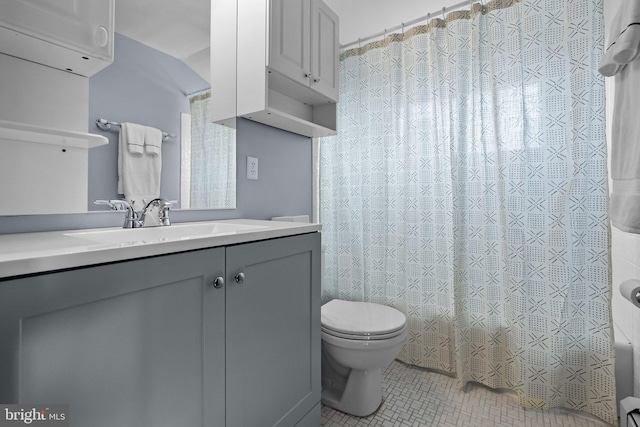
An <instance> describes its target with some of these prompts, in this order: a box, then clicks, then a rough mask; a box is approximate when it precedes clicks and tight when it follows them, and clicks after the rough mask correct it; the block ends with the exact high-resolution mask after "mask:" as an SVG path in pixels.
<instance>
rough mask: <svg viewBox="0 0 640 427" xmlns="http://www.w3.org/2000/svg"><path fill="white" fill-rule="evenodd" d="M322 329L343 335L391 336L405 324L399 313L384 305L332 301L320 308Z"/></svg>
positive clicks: (404, 319) (404, 318) (402, 315)
mask: <svg viewBox="0 0 640 427" xmlns="http://www.w3.org/2000/svg"><path fill="white" fill-rule="evenodd" d="M321 317H322V322H321V323H322V328H323V329H325V330H326V331H327V332H329V331H334V332H337V333H340V334H345V335H359V336H379V335H387V336H392V335H395V334H393V333H394V332H398V331H399V330H401V329H402V328H403V327H404V325H405V324H406V321H407V319H406V317H405V315H404V314H402V313H401V312H400V311H398V310H396V309H395V308H392V307H387V306H385V305H380V304H374V303H370V302H360V301H343V300H339V299H334V300H332V301H329V302H328V303H326V304H325V305H323V306H322V315H321Z"/></svg>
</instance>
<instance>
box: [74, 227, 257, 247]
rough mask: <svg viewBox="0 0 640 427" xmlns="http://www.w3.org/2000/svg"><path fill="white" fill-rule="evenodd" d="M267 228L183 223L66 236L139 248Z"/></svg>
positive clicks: (86, 232) (112, 229) (95, 231)
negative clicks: (146, 245) (148, 244)
mask: <svg viewBox="0 0 640 427" xmlns="http://www.w3.org/2000/svg"><path fill="white" fill-rule="evenodd" d="M261 228H266V226H260V225H246V224H234V223H216V222H207V223H202V222H201V223H183V224H174V225H170V226H164V227H147V228H129V229H126V228H109V229H101V230H89V231H73V232H68V233H65V236H68V237H74V238H77V239H83V240H88V241H91V242H94V243H100V244H110V245H135V244H144V243H154V242H166V241H172V240H189V239H203V238H207V237H215V236H224V235H229V234H236V233H243V232H247V231H255V230H258V229H261Z"/></svg>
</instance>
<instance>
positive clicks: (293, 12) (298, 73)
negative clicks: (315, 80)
mask: <svg viewBox="0 0 640 427" xmlns="http://www.w3.org/2000/svg"><path fill="white" fill-rule="evenodd" d="M310 5H311V0H271V28H270V33H271V38H270V46H269V68H270V69H271V70H273V71H277V72H278V73H280V74H283V75H284V76H286V77H288V78H290V79H292V80H294V81H296V82H298V83H300V84H303V85H305V86H308V85H309V82H310V80H309V76H310V74H311V57H310V49H309V48H310V46H311V39H310V37H311V18H310Z"/></svg>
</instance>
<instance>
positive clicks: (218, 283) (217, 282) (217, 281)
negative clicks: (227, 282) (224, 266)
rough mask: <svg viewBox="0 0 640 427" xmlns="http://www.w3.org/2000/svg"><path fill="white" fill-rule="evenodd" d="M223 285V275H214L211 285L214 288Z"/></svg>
mask: <svg viewBox="0 0 640 427" xmlns="http://www.w3.org/2000/svg"><path fill="white" fill-rule="evenodd" d="M223 285H224V277H216V278H215V279H214V280H213V287H214V288H216V289H220V288H221V287H222V286H223Z"/></svg>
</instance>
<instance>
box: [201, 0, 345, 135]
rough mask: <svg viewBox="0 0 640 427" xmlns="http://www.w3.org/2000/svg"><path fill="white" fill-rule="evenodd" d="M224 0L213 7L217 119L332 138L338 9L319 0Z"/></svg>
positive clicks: (212, 32)
mask: <svg viewBox="0 0 640 427" xmlns="http://www.w3.org/2000/svg"><path fill="white" fill-rule="evenodd" d="M221 3H224V2H222V1H214V2H213V4H212V8H211V13H212V17H211V70H212V73H211V74H212V75H211V85H212V86H211V91H212V97H213V99H214V102H213V104H214V107H213V121H214V122H217V123H222V124H227V125H230V124H231V123H232V121H233V119H234V118H235V117H245V118H248V119H251V120H254V121H257V122H261V123H265V124H268V125H271V126H274V127H277V128H280V129H284V130H288V131H290V132H294V133H298V134H301V135H306V136H311V137H318V136H327V135H335V134H336V102H337V100H338V17H337V16H336V14H335V13H333V11H332V10H331V9H329V7H328V6H327V5H325V4H324V3H323V2H322V1H321V0H242V1H237V2H231V3H233V4H232V5H230V4H226V5H222V4H221ZM233 41H235V42H236V43H235V44H234V43H233Z"/></svg>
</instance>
